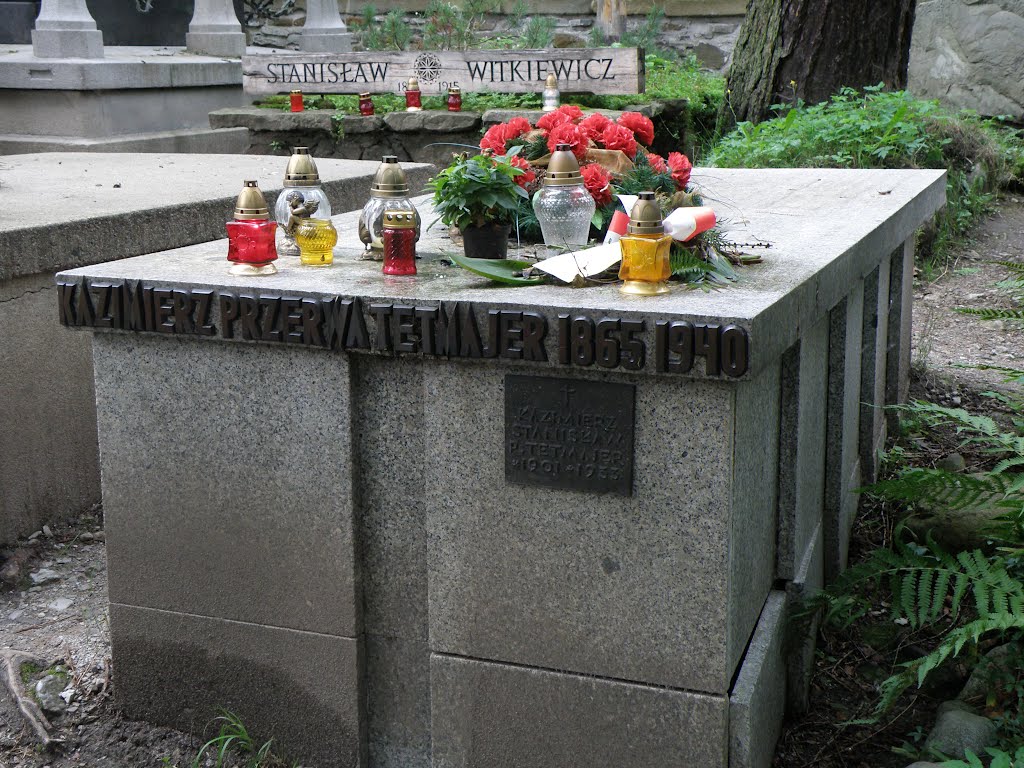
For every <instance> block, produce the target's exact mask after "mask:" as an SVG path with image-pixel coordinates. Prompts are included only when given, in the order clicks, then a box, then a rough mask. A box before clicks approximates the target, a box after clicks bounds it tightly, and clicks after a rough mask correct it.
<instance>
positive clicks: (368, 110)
mask: <svg viewBox="0 0 1024 768" xmlns="http://www.w3.org/2000/svg"><path fill="white" fill-rule="evenodd" d="M359 114H360V115H363V116H364V117H369V116H370V115H372V114H373V99H372V98H371V97H370V94H369V93H360V94H359Z"/></svg>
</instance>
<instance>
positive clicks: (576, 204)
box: [533, 144, 596, 248]
mask: <svg viewBox="0 0 1024 768" xmlns="http://www.w3.org/2000/svg"><path fill="white" fill-rule="evenodd" d="M595 208H596V206H595V204H594V198H593V197H591V196H590V193H589V192H587V188H586V187H585V186H584V185H583V176H581V175H580V164H579V163H578V162H577V161H576V156H575V155H573V153H572V152H571V151H570V147H569V145H568V144H559V145H557V146H556V147H555V151H554V153H552V155H551V160H550V161H549V162H548V173H547V176H545V177H544V186H543V187H541V189H540V191H539V192H538V193H537V194H536V196H535V197H534V198H533V212H534V213H535V214H536V215H537V221H538V222H540V231H541V232H542V233H543V234H544V245H546V246H548V247H549V248H551V247H554V246H560V245H586V244H587V240H588V239H589V238H590V220H591V219H592V218H594V209H595Z"/></svg>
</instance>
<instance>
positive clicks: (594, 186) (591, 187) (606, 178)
mask: <svg viewBox="0 0 1024 768" xmlns="http://www.w3.org/2000/svg"><path fill="white" fill-rule="evenodd" d="M580 174H582V176H583V186H585V187H586V188H587V192H589V193H590V196H591V197H592V198H594V204H595V205H597V207H598V208H601V207H603V206H605V205H608V203H610V202H611V201H612V175H611V174H610V173H608V171H606V170H605V169H604V168H602V167H601V166H600V165H599V164H598V163H587V164H586V165H584V166H583V167H582V168H580Z"/></svg>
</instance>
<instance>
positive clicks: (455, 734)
mask: <svg viewBox="0 0 1024 768" xmlns="http://www.w3.org/2000/svg"><path fill="white" fill-rule="evenodd" d="M430 689H431V700H432V705H431V720H432V733H433V740H432V743H433V753H434V758H433V768H593V766H629V768H665V766H700V767H701V768H724V766H725V765H726V763H727V756H726V749H727V740H728V728H729V723H728V720H729V714H728V701H727V700H726V699H725V698H724V697H722V696H709V695H705V694H699V693H691V692H689V691H674V690H670V689H666V688H655V687H649V686H644V685H635V684H631V683H623V682H619V681H614V680H601V679H598V678H593V677H582V676H578V675H572V674H565V673H558V672H551V671H547V670H540V669H531V668H528V667H517V666H511V665H507V664H496V663H491V662H483V661H476V660H471V659H463V658H459V657H454V656H442V655H438V654H434V655H433V656H431V660H430Z"/></svg>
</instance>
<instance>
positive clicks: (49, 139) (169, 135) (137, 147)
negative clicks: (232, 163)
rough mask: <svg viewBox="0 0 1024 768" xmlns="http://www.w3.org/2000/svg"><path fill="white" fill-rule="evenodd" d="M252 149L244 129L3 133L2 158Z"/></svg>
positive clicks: (216, 152) (218, 152)
mask: <svg viewBox="0 0 1024 768" xmlns="http://www.w3.org/2000/svg"><path fill="white" fill-rule="evenodd" d="M248 149H249V132H248V131H247V130H245V129H244V128H222V129H212V128H206V129H196V128H187V129H184V130H180V131H153V132H151V133H140V134H124V135H121V136H112V137H104V138H93V139H89V138H82V137H80V136H28V135H19V134H0V155H25V154H30V153H33V152H147V153H150V152H152V153H159V154H168V153H173V154H185V153H189V154H200V155H225V154H232V155H241V154H244V153H245V152H247V151H248Z"/></svg>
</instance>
